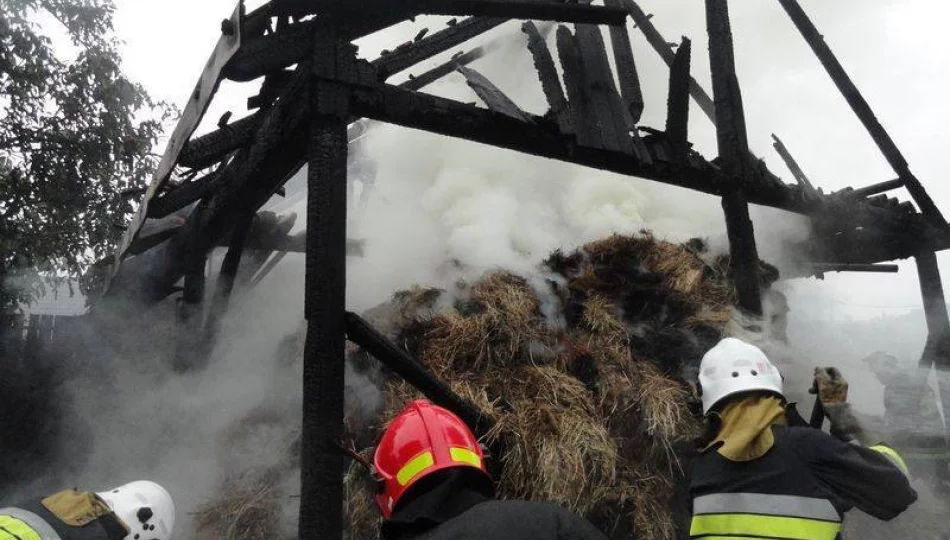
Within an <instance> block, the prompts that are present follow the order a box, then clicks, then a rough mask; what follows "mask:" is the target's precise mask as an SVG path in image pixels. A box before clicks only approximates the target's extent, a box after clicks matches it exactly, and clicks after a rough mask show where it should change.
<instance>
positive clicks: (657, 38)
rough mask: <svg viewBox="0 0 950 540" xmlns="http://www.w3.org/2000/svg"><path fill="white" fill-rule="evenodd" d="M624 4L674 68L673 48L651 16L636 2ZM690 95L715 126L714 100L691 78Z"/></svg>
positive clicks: (658, 50) (624, 2)
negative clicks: (651, 19)
mask: <svg viewBox="0 0 950 540" xmlns="http://www.w3.org/2000/svg"><path fill="white" fill-rule="evenodd" d="M620 1H621V2H622V3H623V6H624V8H625V9H626V10H627V12H628V13H630V17H631V18H632V19H633V22H634V24H635V25H637V28H639V29H640V31H641V32H643V35H644V37H646V38H647V41H648V42H649V43H650V45H652V46H653V49H654V50H656V52H657V54H659V55H660V58H662V59H663V61H664V62H666V65H667V66H670V67H672V66H673V59H674V58H675V57H676V55H675V53H674V52H673V48H672V47H670V42H669V41H667V40H666V38H664V37H663V35H662V34H660V31H659V30H657V29H656V27H655V26H653V23H652V22H651V21H650V16H649V15H647V14H646V12H645V11H643V9H641V8H640V6H639V5H638V4H637V3H636V2H635V1H634V0H620ZM689 93H690V95H691V96H693V100H695V101H696V104H697V105H699V108H700V109H702V110H703V112H704V113H706V116H707V117H709V119H710V120H711V121H712V123H713V124H715V123H716V105H715V103H713V100H712V98H710V97H709V94H707V93H706V91H705V90H704V89H703V87H702V86H700V84H699V83H698V82H696V79H693V78H692V77H690V81H689Z"/></svg>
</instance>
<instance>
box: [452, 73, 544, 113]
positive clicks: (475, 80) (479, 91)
mask: <svg viewBox="0 0 950 540" xmlns="http://www.w3.org/2000/svg"><path fill="white" fill-rule="evenodd" d="M458 72H459V73H461V74H462V76H463V77H465V81H466V82H467V83H468V86H469V88H471V89H472V91H473V92H475V95H477V96H478V97H479V98H480V99H481V100H482V102H483V103H485V105H486V106H487V107H488V108H489V109H491V110H493V111H496V112H500V113H502V114H504V115H507V116H510V117H512V118H515V119H517V120H522V121H524V122H530V121H531V120H530V118H529V117H528V115H527V114H526V113H525V112H524V111H522V110H521V109H520V108H519V107H518V105H517V104H516V103H515V102H514V101H512V100H511V98H509V97H508V96H506V95H505V93H504V92H502V91H501V90H499V89H498V87H497V86H495V85H494V84H492V82H491V81H489V80H488V79H487V78H485V76H484V75H482V74H481V73H479V72H477V71H475V70H474V69H471V68H467V67H464V66H459V68H458Z"/></svg>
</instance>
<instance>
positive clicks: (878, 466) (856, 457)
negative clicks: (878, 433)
mask: <svg viewBox="0 0 950 540" xmlns="http://www.w3.org/2000/svg"><path fill="white" fill-rule="evenodd" d="M770 429H772V432H773V434H774V436H775V444H774V445H773V446H772V448H771V449H770V450H769V451H768V452H767V453H765V455H763V456H762V457H760V458H758V459H755V460H752V461H745V462H736V461H730V460H728V459H726V458H724V457H723V456H722V455H720V454H719V453H718V452H717V451H716V449H717V446H713V447H710V448H707V449H706V450H704V451H703V452H701V453H700V454H699V456H698V457H697V458H696V461H695V462H694V464H693V468H692V475H691V476H692V477H691V480H690V495H691V497H692V515H693V517H692V523H691V526H690V538H704V539H707V540H713V539H725V538H730V539H735V538H750V539H751V538H771V539H797V540H835V539H840V538H841V536H840V535H841V522H842V518H843V516H844V513H845V512H846V511H848V510H850V509H852V508H855V507H857V508H859V509H860V510H863V511H864V512H866V513H868V514H870V515H872V516H874V517H876V518H879V519H884V520H889V519H892V518H894V517H896V516H897V515H898V514H900V513H901V512H903V511H904V510H905V509H907V507H908V506H910V505H911V504H912V503H913V502H914V501H915V500H917V493H916V492H915V491H914V490H913V488H911V486H910V482H909V481H908V478H907V476H906V467H905V465H904V463H903V461H902V460H901V458H900V456H898V455H897V453H896V452H894V451H893V450H891V449H890V448H888V447H886V446H883V445H879V446H874V447H870V448H865V447H862V446H859V445H856V444H850V443H845V442H843V441H841V440H839V439H836V438H834V437H832V436H831V435H828V434H827V433H824V432H822V431H820V430H817V429H813V428H809V427H798V426H794V427H785V426H778V425H776V426H772V427H771V428H770Z"/></svg>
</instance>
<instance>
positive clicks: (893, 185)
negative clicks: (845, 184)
mask: <svg viewBox="0 0 950 540" xmlns="http://www.w3.org/2000/svg"><path fill="white" fill-rule="evenodd" d="M902 187H904V181H903V180H901V179H900V178H897V179H894V180H888V181H887V182H880V183H878V184H871V185H870V186H866V187H863V188H858V189H852V188H845V189H843V190H841V191H837V192H835V196H844V197H852V198H855V199H863V198H864V197H870V196H872V195H878V194H880V193H884V192H885V191H890V190H892V189H899V188H902Z"/></svg>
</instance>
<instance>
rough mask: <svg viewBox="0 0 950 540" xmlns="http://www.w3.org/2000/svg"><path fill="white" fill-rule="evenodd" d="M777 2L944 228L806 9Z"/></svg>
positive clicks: (916, 195) (791, 2)
mask: <svg viewBox="0 0 950 540" xmlns="http://www.w3.org/2000/svg"><path fill="white" fill-rule="evenodd" d="M779 3H780V4H782V7H783V8H785V11H786V12H787V13H788V16H789V17H790V18H791V19H792V22H794V23H795V26H796V27H797V28H798V31H799V32H800V33H801V34H802V37H804V38H805V41H806V42H808V45H809V47H811V49H812V51H813V52H814V53H815V55H816V56H817V57H818V60H820V61H821V65H822V66H824V67H825V71H827V72H828V75H829V76H830V77H831V80H832V81H834V83H835V86H837V87H838V90H839V91H840V92H841V95H842V96H844V98H845V100H847V102H848V105H850V106H851V110H852V111H854V114H855V115H857V117H858V119H860V120H861V123H862V124H864V128H865V129H866V130H867V131H868V133H869V134H870V135H871V138H872V139H874V142H875V144H877V147H878V148H879V149H880V150H881V153H882V154H884V157H885V158H886V159H887V162H888V163H889V164H890V165H891V168H892V169H893V170H894V172H895V173H897V176H898V177H900V179H901V180H903V181H904V184H905V185H906V187H907V191H909V192H910V194H911V196H913V197H914V201H915V202H916V203H917V205H918V206H919V207H920V210H921V212H922V213H923V214H924V216H925V217H926V218H927V220H928V221H930V222H931V224H932V225H933V226H935V227H938V228H943V227H946V226H947V221H946V219H944V217H943V214H942V213H941V212H940V209H939V208H937V205H936V204H935V203H934V201H933V199H932V198H931V197H930V195H929V194H928V193H927V190H925V189H924V187H923V186H922V185H921V184H920V181H919V180H918V179H917V177H916V176H914V174H913V173H912V172H911V171H910V167H909V166H908V164H907V160H906V159H904V155H903V154H902V153H901V151H900V149H899V148H897V144H895V143H894V140H893V139H891V136H890V135H889V134H888V133H887V130H885V129H884V126H882V125H881V123H880V122H879V121H878V119H877V117H876V116H875V115H874V111H873V110H872V109H871V106H870V105H869V104H868V102H867V101H866V100H865V99H864V96H862V95H861V92H860V91H859V90H858V87H857V86H855V84H854V82H853V81H852V80H851V77H849V76H848V74H847V72H845V70H844V67H842V66H841V63H840V62H839V61H838V58H837V57H836V56H835V54H834V53H833V52H832V51H831V48H830V47H829V46H828V44H827V43H826V42H825V39H824V37H823V36H822V35H821V33H820V32H819V31H818V28H816V27H815V24H814V23H813V22H812V21H811V19H809V18H808V15H807V14H806V13H805V10H803V9H802V7H801V5H800V4H799V3H798V1H797V0H779Z"/></svg>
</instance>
